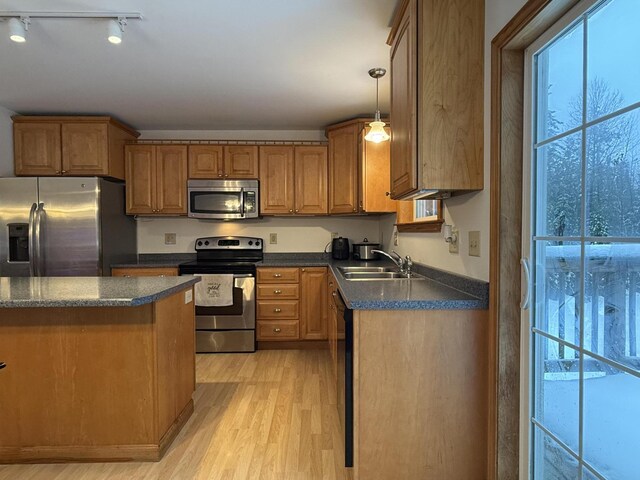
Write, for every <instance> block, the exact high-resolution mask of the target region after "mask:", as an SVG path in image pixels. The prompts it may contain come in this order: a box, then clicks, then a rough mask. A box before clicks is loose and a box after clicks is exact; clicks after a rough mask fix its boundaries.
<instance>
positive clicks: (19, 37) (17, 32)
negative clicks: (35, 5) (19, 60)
mask: <svg viewBox="0 0 640 480" xmlns="http://www.w3.org/2000/svg"><path fill="white" fill-rule="evenodd" d="M30 23H31V20H29V17H20V18H17V17H12V18H10V19H9V38H10V39H11V40H13V41H14V42H16V43H24V42H26V41H27V30H29V24H30Z"/></svg>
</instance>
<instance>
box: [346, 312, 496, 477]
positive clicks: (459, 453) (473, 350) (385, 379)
mask: <svg viewBox="0 0 640 480" xmlns="http://www.w3.org/2000/svg"><path fill="white" fill-rule="evenodd" d="M353 313H354V320H353V365H354V367H353V395H354V454H355V455H354V459H355V463H354V474H355V475H354V478H355V480H359V479H361V480H364V479H367V480H369V479H374V478H376V479H387V478H407V479H409V478H411V479H418V478H420V479H425V480H440V479H451V480H471V479H483V478H487V441H488V437H487V425H488V422H487V414H488V408H487V400H488V391H487V362H486V358H487V348H488V346H487V339H488V337H487V332H488V329H487V321H488V318H487V311H486V310H447V311H444V310H439V311H437V310H410V311H401V310H377V311H362V310H356V311H354V312H353Z"/></svg>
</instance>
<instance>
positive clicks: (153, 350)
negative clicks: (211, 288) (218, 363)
mask: <svg viewBox="0 0 640 480" xmlns="http://www.w3.org/2000/svg"><path fill="white" fill-rule="evenodd" d="M197 281H198V279H197V278H194V277H166V278H161V277H157V278H113V277H42V278H18V277H16V278H0V362H4V363H5V364H6V367H5V368H3V369H1V370H0V426H1V427H0V463H21V462H25V463H27V462H28V463H34V462H66V461H127V460H146V461H157V460H159V459H160V458H161V457H162V455H163V454H164V452H165V451H166V449H167V448H168V446H169V445H170V444H171V442H172V440H173V439H174V438H175V436H176V435H177V433H178V432H179V431H180V429H181V427H182V426H183V425H184V423H185V422H186V421H187V419H188V418H189V416H190V415H191V413H192V412H193V400H192V398H191V396H192V394H193V391H194V388H195V355H194V351H195V348H194V303H193V285H194V284H195V283H196V282H197Z"/></svg>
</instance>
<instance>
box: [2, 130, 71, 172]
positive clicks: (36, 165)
mask: <svg viewBox="0 0 640 480" xmlns="http://www.w3.org/2000/svg"><path fill="white" fill-rule="evenodd" d="M13 149H14V161H15V172H16V175H59V174H60V170H62V163H61V158H62V157H61V147H60V124H59V123H14V124H13Z"/></svg>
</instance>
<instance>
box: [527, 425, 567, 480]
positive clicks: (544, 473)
mask: <svg viewBox="0 0 640 480" xmlns="http://www.w3.org/2000/svg"><path fill="white" fill-rule="evenodd" d="M533 441H534V445H535V455H534V462H535V463H534V471H533V478H534V480H576V479H577V478H578V462H577V461H576V459H575V458H573V457H572V456H571V455H569V453H567V451H566V450H565V449H564V448H562V447H561V446H560V445H559V444H558V443H556V441H555V440H553V439H552V438H551V437H549V436H548V435H546V434H545V433H544V432H543V431H542V430H540V429H539V428H538V427H535V429H534V440H533Z"/></svg>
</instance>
